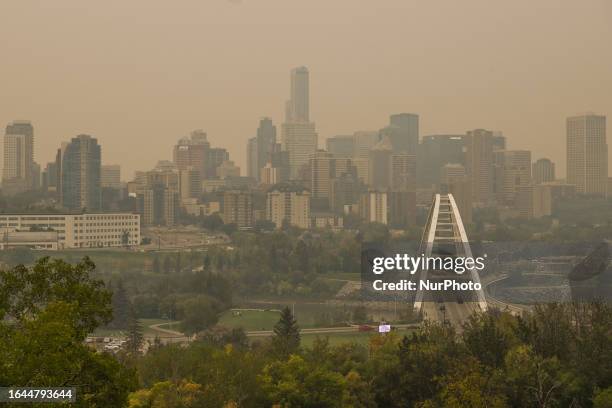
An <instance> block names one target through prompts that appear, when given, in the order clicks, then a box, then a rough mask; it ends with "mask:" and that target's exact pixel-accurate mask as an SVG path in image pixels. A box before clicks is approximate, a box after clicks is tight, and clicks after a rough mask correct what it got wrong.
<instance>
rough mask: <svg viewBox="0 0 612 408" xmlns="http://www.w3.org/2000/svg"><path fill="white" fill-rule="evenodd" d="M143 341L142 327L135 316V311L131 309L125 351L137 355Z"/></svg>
mask: <svg viewBox="0 0 612 408" xmlns="http://www.w3.org/2000/svg"><path fill="white" fill-rule="evenodd" d="M143 341H144V337H143V335H142V325H141V324H140V320H138V317H137V316H136V310H135V309H134V308H132V309H131V310H130V316H129V321H128V326H127V351H128V352H129V353H131V354H138V353H139V352H140V347H141V346H142V342H143Z"/></svg>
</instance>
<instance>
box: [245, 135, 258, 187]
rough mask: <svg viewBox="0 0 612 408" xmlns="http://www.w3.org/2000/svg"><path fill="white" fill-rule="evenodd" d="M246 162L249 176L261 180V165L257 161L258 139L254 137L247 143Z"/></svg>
mask: <svg viewBox="0 0 612 408" xmlns="http://www.w3.org/2000/svg"><path fill="white" fill-rule="evenodd" d="M246 152H247V153H246V160H247V176H248V177H252V178H254V179H255V180H260V178H261V177H260V175H259V163H258V160H257V138H256V137H252V138H250V139H249V140H248V141H247V149H246Z"/></svg>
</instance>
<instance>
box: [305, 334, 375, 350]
mask: <svg viewBox="0 0 612 408" xmlns="http://www.w3.org/2000/svg"><path fill="white" fill-rule="evenodd" d="M375 335H376V334H375V333H371V332H354V333H331V334H302V346H305V347H310V346H312V343H313V342H314V341H315V339H316V338H317V337H319V338H322V339H324V338H326V337H327V339H328V340H329V344H330V346H337V345H340V344H342V343H357V344H363V345H367V344H368V343H369V341H370V336H375Z"/></svg>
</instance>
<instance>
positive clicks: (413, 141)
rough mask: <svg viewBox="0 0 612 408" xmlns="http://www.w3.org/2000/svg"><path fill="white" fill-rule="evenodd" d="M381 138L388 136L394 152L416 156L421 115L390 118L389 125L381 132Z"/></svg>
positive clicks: (403, 114) (400, 115)
mask: <svg viewBox="0 0 612 408" xmlns="http://www.w3.org/2000/svg"><path fill="white" fill-rule="evenodd" d="M380 136H381V138H382V137H385V136H387V137H388V138H389V140H390V141H391V145H392V146H393V151H394V152H408V153H412V154H416V152H417V146H418V144H419V115H415V114H414V113H398V114H396V115H391V116H390V117H389V125H388V126H387V127H385V128H383V129H381V130H380Z"/></svg>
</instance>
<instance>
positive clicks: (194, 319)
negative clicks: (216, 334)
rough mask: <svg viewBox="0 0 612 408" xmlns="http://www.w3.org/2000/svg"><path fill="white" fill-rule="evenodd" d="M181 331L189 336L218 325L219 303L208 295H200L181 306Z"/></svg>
mask: <svg viewBox="0 0 612 408" xmlns="http://www.w3.org/2000/svg"><path fill="white" fill-rule="evenodd" d="M179 309H180V315H179V318H180V319H181V330H182V331H183V332H184V333H185V334H188V335H193V334H196V333H199V332H201V331H202V330H205V329H207V328H209V327H210V326H212V325H213V324H215V323H217V321H218V319H219V318H218V314H219V312H220V311H221V310H220V306H219V303H218V302H217V301H215V300H214V299H213V298H211V297H209V296H206V295H198V296H196V297H192V298H189V299H187V300H185V301H183V302H182V303H181V304H180V305H179Z"/></svg>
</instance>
